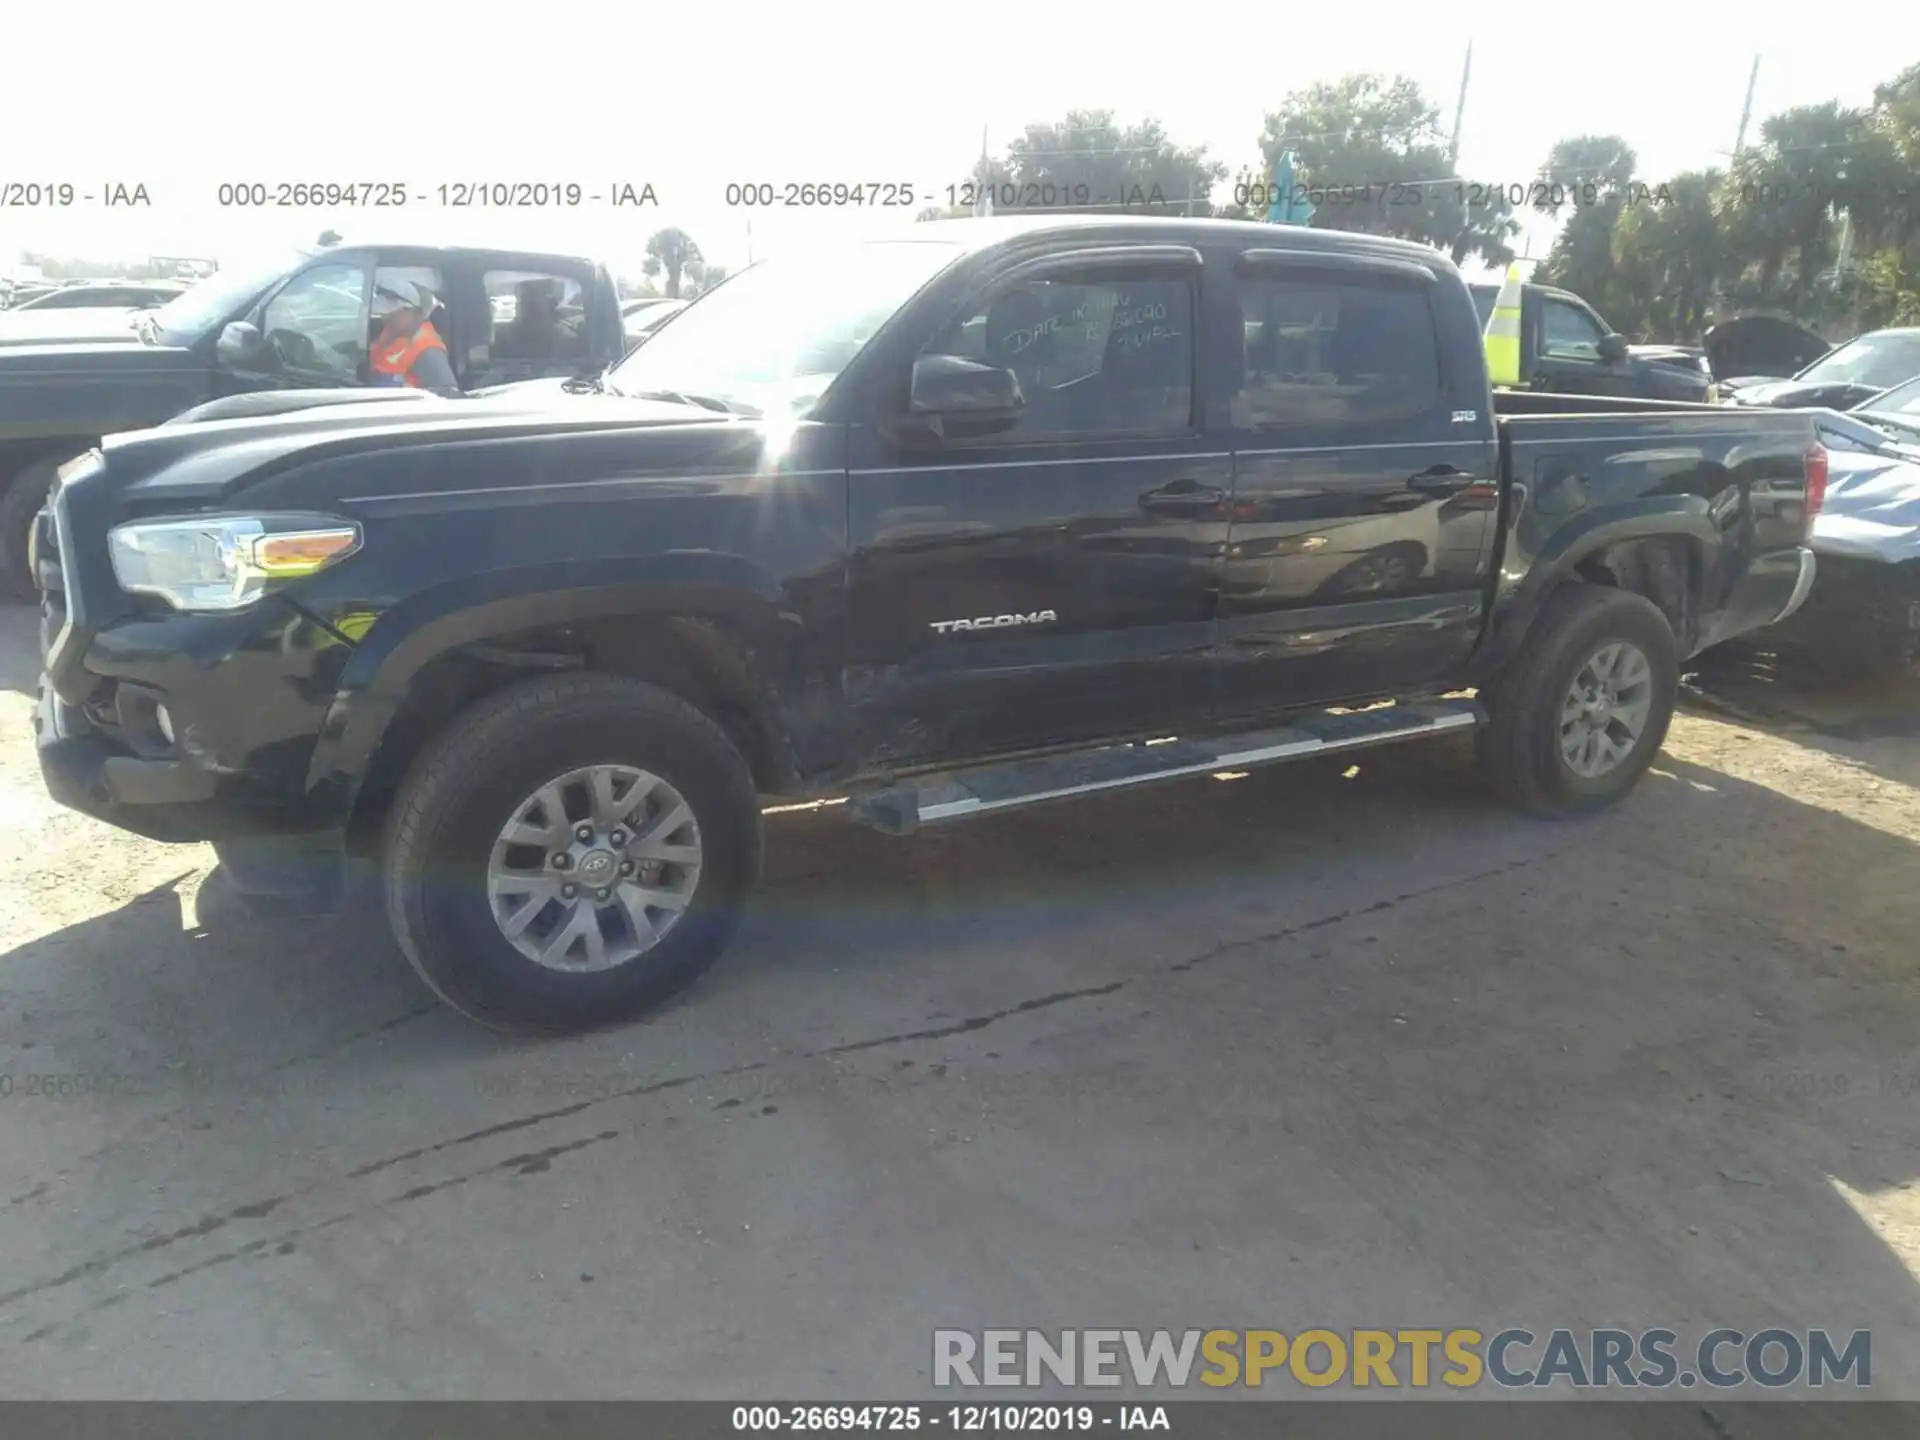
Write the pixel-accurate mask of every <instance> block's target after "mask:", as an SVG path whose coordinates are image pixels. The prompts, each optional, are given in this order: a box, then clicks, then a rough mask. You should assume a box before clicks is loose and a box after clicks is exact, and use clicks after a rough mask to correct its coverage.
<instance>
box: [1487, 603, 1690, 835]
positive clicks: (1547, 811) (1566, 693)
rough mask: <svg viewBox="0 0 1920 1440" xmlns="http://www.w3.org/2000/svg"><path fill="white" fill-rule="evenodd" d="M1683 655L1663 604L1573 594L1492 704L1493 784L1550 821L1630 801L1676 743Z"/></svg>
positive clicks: (1544, 624) (1554, 609) (1537, 628)
mask: <svg viewBox="0 0 1920 1440" xmlns="http://www.w3.org/2000/svg"><path fill="white" fill-rule="evenodd" d="M1679 681H1680V663H1679V647H1678V645H1677V644H1676V643H1675V640H1674V635H1673V628H1672V626H1671V625H1669V624H1668V623H1667V618H1666V616H1665V615H1663V614H1661V612H1660V610H1659V608H1658V607H1657V606H1655V605H1654V604H1653V602H1652V601H1650V600H1647V599H1646V598H1644V597H1643V596H1640V595H1635V594H1632V593H1631V592H1628V591H1624V590H1612V589H1608V588H1605V587H1603V586H1597V585H1570V586H1567V587H1566V588H1564V589H1562V590H1560V591H1558V592H1556V593H1555V594H1554V595H1553V596H1552V597H1551V598H1550V599H1549V600H1548V601H1547V604H1546V608H1545V609H1544V610H1543V612H1542V613H1541V615H1540V617H1539V618H1538V619H1537V620H1536V621H1535V622H1534V626H1533V630H1532V632H1531V633H1530V634H1529V635H1528V637H1527V641H1526V644H1525V646H1524V648H1523V649H1522V651H1521V653H1520V655H1519V657H1518V658H1517V659H1515V661H1514V662H1513V664H1512V665H1511V666H1510V667H1509V668H1508V669H1507V671H1506V672H1505V673H1504V674H1503V675H1502V676H1501V677H1500V680H1499V683H1498V685H1497V686H1495V687H1494V688H1493V689H1492V691H1491V692H1490V694H1488V695H1484V696H1483V700H1484V701H1485V703H1486V704H1487V707H1488V710H1489V711H1490V714H1491V723H1490V724H1489V725H1488V726H1487V727H1486V728H1485V729H1483V730H1482V731H1481V732H1480V739H1479V749H1480V762H1481V768H1482V770H1483V772H1484V773H1485V774H1486V776H1487V778H1488V780H1489V782H1490V783H1491V784H1492V785H1493V787H1494V789H1495V790H1497V791H1498V792H1499V793H1500V794H1501V795H1502V796H1503V797H1505V798H1506V799H1507V800H1509V801H1511V802H1512V803H1513V804H1516V805H1518V806H1520V807H1521V808H1522V809H1525V810H1529V811H1532V812H1533V813H1535V814H1538V815H1548V816H1559V815H1572V814H1586V813H1590V812H1592V811H1595V810H1599V809H1602V808H1604V807H1606V806H1608V805H1611V804H1613V803H1614V801H1616V800H1618V799H1620V798H1621V797H1622V796H1623V795H1625V794H1626V793H1627V792H1628V791H1629V790H1631V789H1632V788H1633V787H1634V785H1635V784H1636V783H1637V782H1638V781H1639V779H1640V777H1641V776H1642V775H1643V774H1645V773H1646V770H1647V767H1648V766H1649V765H1651V764H1652V763H1653V757H1654V756H1655V755H1656V754H1658V753H1659V750H1660V746H1661V744H1662V743H1663V742H1664V741H1665V739H1666V735H1667V727H1668V725H1669V724H1670V723H1671V722H1672V720H1673V707H1674V701H1675V697H1676V695H1677V693H1678V690H1679Z"/></svg>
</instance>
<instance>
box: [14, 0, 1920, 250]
mask: <svg viewBox="0 0 1920 1440" xmlns="http://www.w3.org/2000/svg"><path fill="white" fill-rule="evenodd" d="M33 10H34V13H35V14H36V15H37V16H38V17H39V18H38V19H37V20H36V22H35V23H34V24H33V25H31V26H30V27H28V28H29V29H30V30H31V32H32V36H33V39H34V40H35V42H36V43H35V44H34V45H33V47H32V50H33V52H34V53H36V54H48V53H57V52H58V51H59V50H61V49H62V48H63V46H64V45H65V44H66V43H69V42H71V43H73V44H74V45H76V46H78V47H80V49H81V51H82V53H83V55H84V58H83V59H81V60H77V61H76V62H75V63H74V64H72V65H67V64H58V65H44V66H30V65H22V66H19V67H16V66H14V65H11V64H7V63H6V62H4V61H0V73H4V75H5V83H4V84H0V137H6V138H5V139H4V140H0V200H5V199H7V198H9V197H8V196H7V195H6V193H5V188H6V187H7V185H8V183H9V182H14V183H16V184H18V185H32V184H35V183H45V182H56V183H58V182H71V183H72V184H73V185H74V187H75V190H76V192H77V193H79V194H93V195H95V196H96V197H98V196H100V195H102V194H104V193H105V191H106V189H107V188H108V187H109V186H112V185H114V184H120V185H124V186H126V187H127V189H128V190H129V191H131V190H132V188H133V187H134V186H136V185H144V186H145V188H146V191H147V194H148V197H149V199H150V202H151V203H150V204H149V205H147V206H144V207H142V206H134V207H112V208H108V207H105V206H103V205H102V204H101V203H100V201H99V199H98V198H96V199H95V201H94V202H93V203H91V204H89V203H86V202H84V201H83V202H80V203H78V204H76V205H74V206H73V207H71V208H68V209H64V210H50V209H46V208H31V207H20V206H17V205H16V206H6V207H0V268H4V267H6V266H8V265H10V264H12V263H13V262H14V261H15V259H16V257H17V252H18V251H20V250H22V249H26V250H36V251H50V252H54V253H58V254H62V255H69V256H84V257H86V258H90V259H99V260H122V259H124V260H139V259H144V258H146V257H147V256H149V255H172V256H195V257H206V258H211V259H217V260H220V261H222V262H223V263H227V264H233V263H236V262H241V261H244V260H245V259H246V258H247V257H248V256H249V255H251V254H254V253H256V252H258V251H260V250H262V249H265V248H272V247H275V246H278V245H280V244H283V243H287V242H305V241H310V240H311V239H312V238H313V237H315V236H316V235H318V233H319V232H320V231H321V230H322V229H325V228H329V227H331V228H334V229H337V230H339V231H341V232H342V233H343V234H345V235H348V236H350V237H351V236H352V235H354V234H356V233H363V234H374V235H393V236H398V237H402V238H416V237H417V238H419V239H422V240H427V241H436V240H444V241H447V242H466V243H504V244H509V245H526V246H529V247H535V246H537V247H540V248H556V249H562V250H567V251H575V252H586V253H590V254H592V255H594V256H595V257H596V258H599V259H602V260H605V261H606V262H607V263H608V264H610V265H612V266H613V267H614V268H615V269H616V270H617V271H620V272H622V273H629V274H635V275H637V274H638V272H639V268H640V262H641V258H642V256H643V254H644V250H645V245H646V240H647V237H648V236H649V235H650V234H652V233H653V232H654V231H655V230H657V229H659V228H660V227H661V226H663V225H679V226H681V227H682V228H684V229H686V230H687V231H688V232H689V233H691V234H692V235H693V237H694V238H695V240H696V241H697V242H698V243H699V245H700V246H701V248H702V250H703V251H704V253H705V254H706V255H707V257H708V258H709V259H710V260H714V261H717V262H719V263H723V264H726V265H728V266H730V267H731V268H734V269H738V268H739V267H740V266H741V265H743V264H745V263H746V262H747V261H748V260H749V259H750V258H752V257H755V256H764V255H765V254H768V253H770V252H772V251H774V250H777V249H779V248H782V247H783V246H788V245H795V244H804V243H811V242H814V241H820V240H828V239H832V238H837V237H839V236H841V235H848V236H851V235H854V234H859V233H871V232H873V231H874V230H876V229H884V228H887V227H889V226H900V225H905V224H909V223H911V221H912V217H913V214H914V213H915V210H917V209H918V208H919V207H920V206H921V205H925V204H929V203H935V204H943V203H945V201H946V198H947V197H946V194H945V187H946V186H947V185H949V184H952V183H954V182H955V181H957V180H960V179H962V178H963V177H964V176H965V173H966V171H967V170H968V168H969V166H970V165H971V164H972V163H973V161H974V160H975V159H976V158H977V156H978V155H979V153H980V147H981V137H982V133H983V130H984V132H985V135H986V138H987V141H988V144H989V145H990V146H991V147H992V148H993V149H994V150H995V151H996V152H997V151H998V150H1000V149H1001V148H1002V146H1004V144H1005V143H1006V141H1007V140H1009V139H1011V138H1013V137H1014V136H1015V135H1017V134H1019V132H1020V130H1021V127H1022V126H1023V125H1024V124H1026V123H1027V122H1029V121H1040V120H1051V119H1057V118H1059V117H1061V116H1063V115H1064V114H1065V113H1066V112H1067V111H1068V110H1069V109H1073V108H1076V107H1087V108H1094V107H1107V108H1112V109H1113V110H1114V111H1116V113H1117V118H1118V119H1119V120H1120V121H1121V122H1122V123H1126V122H1129V121H1132V120H1137V119H1142V118H1147V117H1152V118H1156V119H1158V120H1159V121H1161V123H1162V124H1163V125H1164V126H1165V127H1166V129H1167V130H1168V132H1169V133H1170V135H1171V136H1172V137H1173V138H1174V139H1175V140H1176V141H1178V142H1179V143H1182V144H1197V145H1205V146H1206V147H1207V148H1208V151H1209V152H1210V154H1212V155H1213V156H1215V157H1217V158H1219V159H1221V160H1223V161H1224V162H1226V164H1227V165H1228V167H1229V170H1230V171H1237V170H1238V169H1239V167H1240V166H1241V165H1243V164H1247V163H1251V162H1253V161H1255V160H1256V159H1257V157H1258V143H1257V142H1258V138H1259V134H1260V129H1261V125H1262V121H1263V117H1264V115H1265V114H1266V112H1267V111H1268V110H1269V109H1271V108H1272V107H1273V106H1274V105H1275V104H1277V103H1278V102H1279V100H1280V99H1281V97H1282V96H1284V95H1285V94H1286V93H1287V92H1288V91H1289V90H1291V89H1294V88H1296V87H1299V86H1302V85H1306V84H1310V83H1312V82H1313V81H1315V80H1323V79H1333V78H1336V77H1337V76H1339V75H1341V74H1343V73H1346V72H1349V71H1354V70H1371V71H1378V72H1382V73H1389V74H1391V73H1396V72H1397V73H1403V74H1406V75H1409V76H1412V77H1413V78H1414V79H1416V80H1417V81H1419V82H1420V84H1421V85H1422V86H1423V87H1424V88H1425V89H1426V91H1427V92H1428V94H1429V95H1430V96H1432V98H1433V99H1434V100H1435V101H1436V102H1437V103H1438V104H1439V105H1440V107H1441V110H1442V113H1443V117H1444V119H1445V121H1446V122H1448V123H1450V122H1451V118H1452V114H1453V108H1454V103H1455V100H1456V97H1457V93H1458V90H1459V85H1460V74H1461V65H1462V61H1463V59H1464V57H1465V52H1466V47H1467V44H1468V41H1469V40H1471V41H1472V44H1473V73H1472V82H1471V86H1470V89H1469V93H1468V97H1467V107H1466V114H1465V123H1464V125H1463V126H1462V132H1461V149H1460V154H1461V159H1460V169H1461V172H1462V175H1463V177H1464V178H1466V179H1469V180H1472V181H1475V182H1480V183H1492V184H1501V185H1505V184H1510V183H1524V182H1525V181H1527V180H1529V179H1531V178H1532V177H1533V175H1534V173H1535V170H1536V168H1537V167H1538V165H1539V163H1540V161H1541V159H1542V158H1543V157H1544V156H1545V154H1546V152H1547V150H1548V148H1549V147H1550V146H1551V145H1552V143H1553V142H1554V141H1555V140H1557V139H1559V138H1561V137H1563V136H1567V135H1573V134H1580V133H1619V134H1622V135H1624V136H1626V138H1627V139H1628V141H1629V142H1630V143H1632V144H1633V145H1634V147H1635V148H1636V149H1637V150H1638V151H1639V154H1640V158H1641V165H1642V170H1643V172H1644V173H1647V174H1650V175H1659V174H1666V173H1670V172H1673V171H1677V170H1682V169H1689V168H1695V167H1700V166H1704V165H1708V164H1713V163H1716V162H1722V163H1723V162H1724V158H1725V155H1726V152H1728V151H1730V150H1731V149H1732V147H1733V144H1734V138H1735V134H1736V132H1737V130H1738V126H1739V120H1740V109H1741V100H1742V97H1743V95H1744V92H1745V89H1746V85H1747V78H1748V73H1749V70H1750V68H1751V66H1752V64H1753V61H1754V57H1755V55H1756V53H1758V54H1759V56H1760V70H1759V79H1758V86H1757V89H1756V92H1755V95H1754V122H1753V124H1754V126H1755V127H1757V125H1758V122H1759V120H1760V119H1761V118H1763V117H1764V116H1766V115H1768V114H1770V113H1772V112H1774V111H1777V110H1780V109H1784V108H1786V107H1788V106H1792V105H1800V104H1809V103H1816V102H1820V101H1824V100H1831V99H1839V100H1841V101H1843V102H1846V103H1849V104H1865V103H1866V102H1867V101H1868V100H1869V99H1870V98H1871V95H1872V90H1873V87H1874V85H1875V84H1876V83H1879V82H1881V81H1884V80H1887V79H1890V78H1891V77H1892V76H1893V75H1894V74H1895V73H1897V72H1898V71H1899V70H1900V69H1901V68H1902V67H1903V66H1904V65H1905V64H1908V63H1911V62H1912V61H1914V60H1916V59H1920V41H1917V42H1916V43H1915V45H1914V46H1913V47H1912V49H1911V53H1904V54H1903V53H1899V52H1898V51H1897V50H1895V49H1894V48H1892V47H1887V46H1875V45H1867V44H1852V43H1848V44H1833V45H1829V44H1808V43H1806V42H1805V38H1804V34H1803V33H1802V32H1800V27H1799V26H1798V25H1797V23H1788V22H1787V20H1786V17H1785V14H1784V12H1783V16H1782V23H1781V24H1780V25H1778V26H1768V25H1766V24H1763V23H1758V22H1756V21H1755V19H1754V14H1755V12H1753V11H1752V10H1735V11H1728V10H1727V9H1726V8H1725V7H1720V6H1681V5H1674V4H1672V3H1661V4H1652V3H1645V0H1617V3H1615V4H1612V5H1609V6H1608V7H1606V9H1605V12H1604V14H1605V20H1604V22H1599V21H1594V20H1590V19H1586V18H1582V19H1580V20H1578V21H1576V22H1575V23H1573V24H1570V25H1569V26H1568V27H1567V28H1566V30H1565V31H1564V32H1557V31H1556V29H1555V26H1554V23H1553V18H1552V13H1551V12H1550V11H1542V10H1540V9H1538V8H1535V7H1525V8H1524V9H1519V8H1516V10H1515V12H1514V13H1515V17H1516V18H1515V19H1514V20H1513V22H1512V23H1510V24H1504V25H1503V24H1501V23H1499V17H1498V15H1497V12H1496V11H1495V10H1494V9H1492V8H1490V7H1486V6H1471V7H1441V8H1439V9H1436V8H1435V7H1431V6H1419V7H1414V6H1411V5H1409V6H1406V7H1404V8H1403V7H1400V6H1396V5H1394V4H1391V3H1381V0H1375V3H1371V4H1368V5H1365V6H1359V5H1348V6H1328V7H1312V9H1311V10H1309V11H1307V12H1306V13H1302V12H1301V10H1300V9H1299V8H1298V7H1293V6H1277V5H1276V6H1271V7H1261V6H1258V5H1254V4H1249V3H1246V0H1228V3H1220V0H1185V3H1183V4H1181V5H1179V6H1178V7H1171V6H1165V5H1156V4H1152V3H1150V0H1149V3H1146V4H1141V5H1138V6H1134V5H1122V6H1104V7H1100V8H1098V9H1095V8H1093V7H1089V6H1085V5H1083V4H1078V3H1073V4H1069V3H1066V0H1017V3H1009V0H935V3H923V4H921V5H918V6H909V5H903V4H891V5H881V4H875V3H867V0H813V3H811V4H808V5H804V6H795V5H787V4H771V3H770V4H765V5H764V6H763V5H760V4H755V3H740V4H736V5H733V6H730V7H726V8H725V9H724V10H713V11H705V10H700V9H678V10H674V11H670V12H669V11H663V10H662V9H660V8H659V7H654V6H643V5H635V4H615V3H599V0H574V3H572V4H569V5H567V6H565V7H557V8H552V9H547V10H536V9H532V8H530V7H525V6H519V5H511V4H509V5H504V6H496V7H493V8H488V7H484V6H476V5H473V4H466V5H458V6H456V5H452V4H445V3H440V0H413V3H410V4H405V5H399V4H386V5H374V4H367V3H363V0H330V3H329V4H327V5H325V6H323V7H320V8H319V9H317V10H316V9H304V10H303V9H297V8H296V9H290V10H285V11H280V12H278V13H277V14H276V12H274V11H273V10H272V9H271V8H270V7H261V6H258V5H240V4H231V3H216V0H173V3H171V4H169V5H167V6H165V7H164V8H163V9H162V10H159V11H156V10H154V9H153V8H152V7H148V6H140V7H138V8H135V7H134V6H133V4H132V3H131V0H128V3H127V4H126V19H125V22H124V29H125V31H126V33H128V34H129V35H140V36H142V37H145V38H143V40H142V42H141V43H140V44H138V45H130V46H128V47H127V48H126V49H125V50H124V51H121V52H118V53H116V52H115V50H114V47H113V46H112V45H111V43H102V42H101V41H100V40H99V39H98V38H97V37H98V36H99V35H100V34H101V33H102V32H106V33H108V34H110V33H111V32H112V31H113V30H115V29H119V28H122V27H121V26H119V25H115V24H112V23H108V20H109V16H110V14H111V11H110V10H109V9H108V8H107V7H106V6H105V5H103V4H95V5H90V6H88V7H86V9H85V18H84V19H83V20H81V19H76V20H74V21H72V22H63V21H62V20H61V18H60V12H59V10H58V8H57V7H51V6H35V7H33ZM270 15H271V16H274V18H273V19H271V20H269V19H267V18H266V17H268V16H270ZM162 16H163V17H164V27H162V28H160V29H156V27H157V25H158V21H159V18H160V17H162ZM1463 25H1466V26H1471V27H1472V28H1471V29H1470V30H1469V29H1465V28H1461V27H1462V26H1463ZM1846 28H1847V32H1848V34H1850V35H1853V36H1856V37H1857V36H1871V35H1876V34H1877V35H1882V36H1887V35H1897V34H1901V33H1909V34H1913V33H1916V32H1915V31H1914V29H1913V26H1912V17H1911V14H1910V12H1909V11H1908V6H1907V5H1906V4H1904V3H1891V0H1863V3H1860V4H1856V5H1853V6H1850V7H1849V9H1848V23H1847V27H1846ZM9 29H10V31H11V32H12V33H13V34H15V35H18V34H19V33H20V30H19V28H18V27H17V24H15V25H10V27H9ZM161 37H163V38H161ZM149 41H151V42H153V43H148V42H149ZM1750 133H1752V132H1751V131H1750ZM502 181H504V182H548V183H555V182H557V183H560V184H568V183H577V184H579V185H580V187H581V191H582V193H583V194H585V195H594V194H599V195H601V196H603V197H607V196H611V195H612V194H613V193H615V192H616V190H617V188H618V187H619V186H621V185H631V186H632V187H633V190H634V192H635V193H636V194H637V193H640V192H641V189H642V187H643V186H645V185H649V184H650V185H651V186H652V188H653V193H654V196H655V198H656V199H657V202H658V203H657V204H656V205H652V206H643V207H638V208H616V207H614V206H612V205H611V204H609V203H608V202H607V200H606V199H604V198H603V199H602V200H601V201H600V202H599V203H594V202H592V201H587V202H586V203H584V204H582V205H581V206H579V207H577V208H563V209H555V208H547V209H534V210H524V209H523V210H502V209H488V208H467V209H458V208H453V207H448V206H443V205H441V204H439V203H438V194H437V191H438V187H439V186H441V185H443V184H444V185H450V186H458V185H461V184H463V183H470V182H482V183H487V184H491V183H493V182H502ZM760 181H766V182H772V183H773V184H775V185H776V186H779V185H783V184H784V183H786V182H790V181H798V182H805V181H815V182H827V183H846V184H852V183H877V184H894V185H898V186H911V187H913V188H914V190H915V191H916V200H917V202H918V203H917V204H916V205H913V206H906V207H901V208H899V209H897V210H895V211H891V212H875V211H872V210H866V209H852V208H848V209H840V210H826V209H819V208H808V209H775V210H764V209H762V210H749V209H744V208H740V207H730V206H729V205H728V204H727V203H726V201H727V194H726V187H727V185H728V184H729V183H730V182H760ZM235 182H240V183H246V182H262V183H265V184H267V185H269V186H272V185H275V184H278V183H280V182H289V183H297V182H311V183H319V184H349V183H356V184H357V183H389V184H397V185H398V186H399V187H402V188H404V189H405V191H406V192H407V193H408V194H409V195H410V196H411V197H412V198H411V199H410V200H409V203H408V205H407V206H406V208H404V209H400V210H391V209H389V210H384V211H366V210H357V211H356V210H334V211H320V210H312V209H303V210H289V209H267V210H259V209H248V208H237V207H232V206H222V205H221V204H220V203H219V200H220V194H219V192H220V186H221V185H222V184H223V183H235ZM1222 198H1225V196H1224V188H1223V192H1222ZM1550 234H1551V231H1550V229H1549V230H1547V231H1544V232H1541V233H1539V234H1536V235H1535V236H1534V237H1533V242H1534V252H1533V253H1535V254H1536V255H1538V254H1544V253H1545V250H1544V246H1545V244H1546V243H1547V241H1548V239H1549V238H1550Z"/></svg>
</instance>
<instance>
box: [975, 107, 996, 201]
mask: <svg viewBox="0 0 1920 1440" xmlns="http://www.w3.org/2000/svg"><path fill="white" fill-rule="evenodd" d="M973 173H974V183H975V184H976V185H977V186H978V189H977V191H976V192H975V194H974V197H973V213H974V215H975V216H985V215H991V214H993V197H992V196H991V195H989V194H988V193H987V178H988V176H989V174H990V173H991V169H990V167H989V165H988V163H987V127H986V126H985V125H982V126H981V127H980V164H979V165H978V166H977V167H976V168H975V170H974V172H973Z"/></svg>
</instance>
